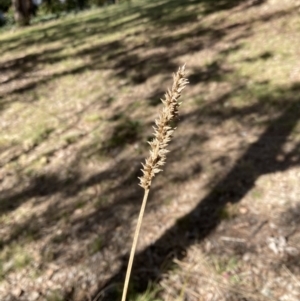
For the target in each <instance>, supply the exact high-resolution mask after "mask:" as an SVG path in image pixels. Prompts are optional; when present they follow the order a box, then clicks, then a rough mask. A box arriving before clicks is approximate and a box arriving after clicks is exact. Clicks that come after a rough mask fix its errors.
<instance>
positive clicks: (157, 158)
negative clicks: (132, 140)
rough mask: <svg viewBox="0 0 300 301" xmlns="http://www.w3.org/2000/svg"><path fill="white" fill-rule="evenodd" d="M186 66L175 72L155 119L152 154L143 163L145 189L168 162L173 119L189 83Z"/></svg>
mask: <svg viewBox="0 0 300 301" xmlns="http://www.w3.org/2000/svg"><path fill="white" fill-rule="evenodd" d="M184 71H185V66H183V67H181V68H179V69H178V71H177V73H175V74H173V85H172V89H171V90H170V89H168V90H167V92H166V93H165V96H164V98H163V99H161V101H162V103H163V108H162V110H161V112H160V114H159V116H158V118H157V119H156V120H155V126H154V127H153V128H154V139H153V140H152V141H150V142H148V143H149V144H150V147H151V149H150V155H149V157H148V158H147V159H146V161H145V164H142V166H143V169H142V172H143V176H142V177H140V178H139V179H140V184H139V185H140V186H141V187H143V188H144V189H145V190H147V189H149V188H150V186H151V181H152V179H153V177H154V176H155V174H157V173H159V172H160V171H162V170H161V167H162V166H163V165H164V164H165V162H166V154H167V153H168V152H169V151H168V150H167V149H166V148H167V146H168V144H169V142H170V140H171V138H172V134H173V132H174V130H175V128H174V127H172V121H174V120H175V119H176V118H178V108H179V106H180V104H181V103H180V102H178V99H179V97H180V95H181V92H182V90H183V89H184V88H185V86H186V85H187V84H188V80H187V79H186V78H185V77H184V75H185V73H184Z"/></svg>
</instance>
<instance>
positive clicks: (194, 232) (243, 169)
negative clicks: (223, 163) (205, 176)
mask: <svg viewBox="0 0 300 301" xmlns="http://www.w3.org/2000/svg"><path fill="white" fill-rule="evenodd" d="M291 91H294V92H295V93H297V92H296V91H299V86H295V87H294V88H292V89H291ZM283 95H284V93H283ZM270 97H271V96H270ZM284 100H285V99H282V102H284ZM299 112H300V106H299V99H298V100H297V99H296V100H295V101H293V102H292V103H291V102H290V103H289V104H284V109H283V110H282V113H281V114H280V116H279V117H277V118H276V119H274V120H273V121H272V122H270V124H269V125H268V126H267V128H266V130H265V131H264V132H263V133H262V135H261V136H260V137H259V138H258V140H257V141H256V142H255V143H253V144H252V145H250V146H249V148H248V149H247V150H246V151H245V153H244V154H243V155H242V156H241V157H240V159H238V160H237V161H236V163H235V165H234V167H233V168H232V169H231V170H230V171H229V172H228V173H227V175H226V176H225V177H224V178H223V179H222V180H220V181H219V182H218V183H217V184H216V185H215V186H214V187H213V188H212V190H211V192H210V193H209V194H208V195H207V196H206V197H204V198H203V199H202V200H201V201H200V202H199V204H198V206H197V207H196V208H195V209H193V210H192V211H191V212H189V213H188V214H187V215H185V216H184V217H182V218H180V219H178V220H177V221H176V224H175V225H174V226H172V227H171V228H170V229H168V230H167V232H165V233H164V234H163V235H162V236H161V237H160V238H159V239H158V240H156V241H155V242H154V243H153V244H151V245H150V246H148V247H147V248H146V249H145V250H143V251H142V252H140V253H138V254H137V255H136V257H135V262H134V268H133V273H132V277H131V279H132V282H133V283H134V284H135V286H136V289H137V290H138V291H145V290H146V289H147V286H148V283H149V282H156V281H159V279H160V277H161V275H162V274H163V273H166V272H167V271H168V270H169V268H171V267H172V259H173V258H174V256H175V257H177V258H179V259H182V258H183V257H184V256H185V254H186V250H187V248H189V246H191V245H193V244H195V243H196V242H199V241H202V240H203V239H204V238H205V237H207V236H209V235H210V234H211V233H212V232H213V231H214V230H215V229H216V228H217V227H218V225H219V223H220V221H221V218H220V211H222V209H223V208H224V206H225V205H226V204H227V203H231V204H234V203H238V202H239V201H241V199H242V198H243V197H244V196H245V195H246V194H247V192H249V191H250V190H251V189H252V188H253V187H254V185H255V181H256V180H257V179H258V178H259V177H260V176H262V175H265V174H269V173H274V172H278V171H285V170H287V169H288V168H290V167H292V166H295V165H299V163H300V157H299V146H298V145H296V146H295V148H294V149H293V150H292V151H291V152H290V153H288V154H286V155H285V157H284V159H282V160H279V159H278V155H279V154H281V153H282V147H283V145H284V143H285V142H286V141H287V139H288V137H289V135H290V134H291V133H292V131H293V129H294V128H295V126H296V124H297V122H298V120H299ZM295 154H298V155H297V157H296V158H295ZM150 193H151V192H150ZM127 260H128V258H127V256H126V257H124V258H123V264H122V267H121V268H120V270H119V271H118V272H117V273H116V274H115V276H113V277H112V278H111V279H110V280H109V281H108V282H107V283H106V285H104V286H103V287H102V290H103V291H106V289H105V287H108V288H109V287H113V285H112V284H116V283H119V282H122V280H123V278H124V273H125V270H126V267H127ZM162 267H163V268H162ZM115 294H116V292H115V291H114V290H113V291H110V289H108V290H107V291H106V296H105V298H104V299H103V300H113V299H112V298H115V297H116V295H115Z"/></svg>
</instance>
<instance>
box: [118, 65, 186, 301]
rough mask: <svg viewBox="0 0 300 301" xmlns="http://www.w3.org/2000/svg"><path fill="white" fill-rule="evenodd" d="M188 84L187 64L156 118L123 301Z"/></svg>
mask: <svg viewBox="0 0 300 301" xmlns="http://www.w3.org/2000/svg"><path fill="white" fill-rule="evenodd" d="M187 84H188V80H187V79H186V78H185V66H183V67H180V68H179V69H178V71H177V73H176V74H173V86H172V88H171V89H168V90H167V92H166V94H165V97H164V99H161V101H162V103H163V108H162V110H161V111H160V114H159V116H158V118H157V119H156V120H155V127H154V138H153V140H152V141H150V142H149V144H150V155H149V157H148V158H147V159H146V161H145V164H143V163H142V165H143V169H142V172H143V176H142V177H140V178H139V179H140V184H139V185H140V186H141V187H142V188H143V189H144V198H143V202H142V206H141V210H140V214H139V217H138V222H137V226H136V230H135V234H134V238H133V244H132V248H131V252H130V257H129V262H128V267H127V272H126V277H125V283H124V289H123V295H122V301H125V300H126V295H127V290H128V284H129V279H130V274H131V269H132V264H133V259H134V254H135V250H136V246H137V241H138V236H139V232H140V228H141V224H142V220H143V216H144V212H145V207H146V203H147V199H148V195H149V191H150V187H151V183H152V179H153V178H154V176H155V174H157V173H159V172H160V171H162V170H161V167H162V166H163V165H164V164H165V163H166V154H167V153H168V152H169V151H168V150H167V146H168V144H169V142H170V141H171V138H172V135H173V133H174V130H175V129H176V128H175V127H174V121H175V120H176V119H177V118H178V108H179V106H180V105H181V102H179V101H178V100H179V98H180V96H181V92H182V90H183V89H184V88H185V87H186V85H187Z"/></svg>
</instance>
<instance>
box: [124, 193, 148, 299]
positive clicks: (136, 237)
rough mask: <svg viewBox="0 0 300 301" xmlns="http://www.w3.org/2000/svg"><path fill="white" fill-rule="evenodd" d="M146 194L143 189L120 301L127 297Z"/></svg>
mask: <svg viewBox="0 0 300 301" xmlns="http://www.w3.org/2000/svg"><path fill="white" fill-rule="evenodd" d="M148 194H149V189H145V193H144V198H143V203H142V206H141V210H140V214H139V218H138V221H137V225H136V229H135V233H134V237H133V243H132V247H131V251H130V257H129V261H128V266H127V271H126V277H125V282H124V288H123V295H122V301H125V300H126V295H127V290H128V284H129V279H130V274H131V269H132V264H133V259H134V254H135V250H136V245H137V242H138V238H139V233H140V229H141V225H142V221H143V216H144V212H145V208H146V203H147V199H148Z"/></svg>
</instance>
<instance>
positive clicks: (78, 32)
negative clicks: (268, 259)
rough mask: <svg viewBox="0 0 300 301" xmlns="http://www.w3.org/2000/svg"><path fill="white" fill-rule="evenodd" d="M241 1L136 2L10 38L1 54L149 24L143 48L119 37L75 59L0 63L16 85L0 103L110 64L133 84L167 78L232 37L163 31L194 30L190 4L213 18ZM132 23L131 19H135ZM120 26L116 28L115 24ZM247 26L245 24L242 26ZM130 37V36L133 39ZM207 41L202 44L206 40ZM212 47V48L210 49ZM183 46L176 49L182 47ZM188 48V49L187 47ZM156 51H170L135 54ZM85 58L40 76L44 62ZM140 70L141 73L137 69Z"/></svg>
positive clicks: (54, 53) (43, 57)
mask: <svg viewBox="0 0 300 301" xmlns="http://www.w3.org/2000/svg"><path fill="white" fill-rule="evenodd" d="M243 2H244V1H243V0H236V1H208V0H201V1H200V0H197V1H196V0H195V1H189V2H179V1H167V0H166V1H156V2H153V3H151V4H149V3H145V5H142V4H138V5H136V6H131V7H129V8H128V7H123V6H121V7H120V8H118V9H116V10H115V11H114V10H112V11H109V12H108V13H107V14H103V15H101V16H100V17H99V16H97V15H95V16H94V17H93V18H90V19H89V20H85V19H84V18H83V20H81V21H78V20H76V19H74V20H73V19H71V20H68V21H66V23H65V24H59V25H50V26H49V27H47V28H41V29H33V30H32V31H30V32H29V33H26V34H24V35H23V36H21V37H18V38H11V39H7V40H4V41H2V42H1V49H2V52H3V53H6V52H9V51H13V50H16V49H22V48H26V47H28V46H31V45H38V44H41V45H44V46H45V45H47V44H50V43H56V42H60V43H64V45H75V46H76V45H80V44H82V43H85V41H86V40H88V39H91V38H93V39H95V40H98V37H99V36H100V37H101V35H109V34H112V33H114V34H115V33H118V32H121V31H125V30H127V29H132V28H134V27H137V26H139V25H140V24H148V25H147V28H146V29H144V31H145V32H144V34H145V35H147V36H149V41H148V42H147V43H145V42H143V43H142V44H140V45H132V46H131V45H130V44H128V42H126V40H125V41H122V40H123V38H121V37H120V38H119V39H118V38H117V40H114V41H112V42H109V43H103V42H100V43H99V44H97V45H96V46H95V45H93V46H89V47H85V49H84V50H79V51H77V52H75V53H74V54H71V55H68V54H67V55H66V54H63V49H64V47H63V46H60V47H56V48H53V47H51V49H49V50H47V49H45V50H42V51H38V52H35V53H31V54H29V55H25V56H23V57H21V58H17V59H12V60H10V61H8V62H5V63H4V64H1V65H0V72H2V74H3V75H5V74H6V73H7V76H5V79H4V81H3V84H5V85H7V84H9V83H13V85H11V86H12V88H8V89H7V90H6V89H4V91H5V92H4V93H2V94H3V95H0V99H1V98H2V99H3V101H2V102H3V103H2V104H1V107H2V109H4V108H5V107H7V104H6V103H5V99H4V97H5V96H8V95H10V94H14V93H17V94H18V93H24V92H26V91H30V90H32V89H35V88H36V87H37V86H39V85H42V84H45V83H47V82H48V81H51V80H53V79H55V78H61V77H63V76H65V75H68V74H78V73H82V72H84V71H86V70H99V69H103V68H104V69H107V67H108V65H110V68H111V69H112V70H114V72H115V73H116V75H118V76H119V77H121V78H126V79H130V81H131V83H133V84H140V83H143V82H145V81H146V80H147V79H149V78H150V77H151V76H153V75H155V74H157V73H158V72H159V73H163V74H168V73H169V72H170V71H171V70H174V67H175V66H176V63H175V62H174V60H175V59H176V57H178V56H180V55H183V54H186V53H190V52H192V51H197V50H200V49H202V48H203V47H209V46H211V45H212V44H213V43H215V42H217V41H218V40H219V39H221V38H222V37H224V36H225V35H226V34H228V30H229V29H227V30H226V29H225V30H222V29H214V28H203V27H201V26H197V27H196V28H192V29H191V30H190V32H189V33H183V34H177V35H176V36H170V35H169V34H168V36H164V31H166V32H168V30H170V28H172V29H173V30H174V29H176V28H180V27H181V26H185V25H186V23H188V24H190V25H193V26H195V25H196V24H198V23H199V22H198V20H197V18H198V14H199V12H198V11H193V10H191V9H190V8H191V7H192V5H198V4H199V5H203V6H204V11H202V12H201V14H203V15H205V14H211V13H214V12H217V11H219V10H223V9H231V8H232V7H235V6H237V5H239V4H240V3H243ZM131 16H133V17H132V18H129V20H128V17H131ZM119 18H121V20H122V18H125V19H124V21H120V22H117V23H116V22H115V20H118V19H119ZM115 23H116V24H115ZM238 26H239V27H243V26H244V25H243V24H238ZM157 28H160V30H161V31H160V34H159V35H157V32H156V29H157ZM130 35H131V34H130V33H129V34H128V36H127V37H130ZM203 36H204V37H205V39H204V40H203V39H202V37H203ZM209 43H211V45H209ZM179 44H180V47H177V46H179ZM183 45H184V46H183ZM157 47H165V48H166V50H167V51H164V52H162V53H155V54H154V55H150V56H149V55H147V56H146V57H143V56H140V54H137V50H139V52H147V51H148V50H151V49H155V48H157ZM71 57H74V58H78V57H79V58H85V61H86V62H85V63H84V64H81V65H80V66H79V67H74V68H70V69H67V70H63V71H60V72H54V73H52V72H50V73H49V74H47V75H43V76H36V74H35V73H36V72H37V71H38V67H39V66H40V65H42V64H47V65H49V64H55V63H59V62H63V61H64V60H66V59H70V58H71ZM137 70H138V71H137ZM24 78H26V80H27V81H26V82H25V83H21V82H20V84H18V83H17V82H18V81H19V80H20V79H24Z"/></svg>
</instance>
